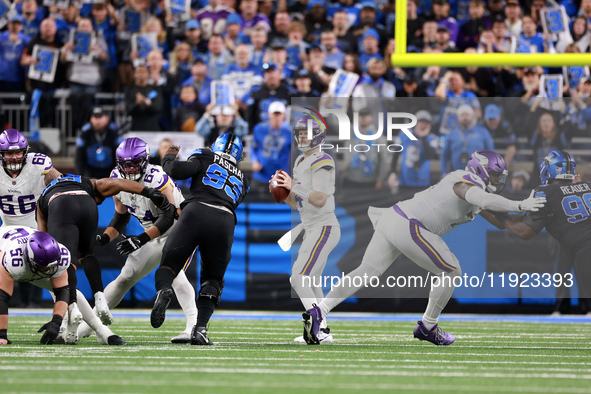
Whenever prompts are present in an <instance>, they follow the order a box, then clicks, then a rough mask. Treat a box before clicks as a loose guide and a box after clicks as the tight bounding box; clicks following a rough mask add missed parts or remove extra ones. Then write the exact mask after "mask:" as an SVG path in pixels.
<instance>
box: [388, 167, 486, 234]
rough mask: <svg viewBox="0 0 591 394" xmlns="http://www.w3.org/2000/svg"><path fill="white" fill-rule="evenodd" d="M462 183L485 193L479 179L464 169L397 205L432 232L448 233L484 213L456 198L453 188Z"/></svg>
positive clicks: (452, 173)
mask: <svg viewBox="0 0 591 394" xmlns="http://www.w3.org/2000/svg"><path fill="white" fill-rule="evenodd" d="M459 182H464V183H467V184H469V185H472V186H476V187H479V188H481V189H483V190H486V187H485V184H484V182H482V180H481V179H480V178H479V177H477V176H476V175H474V174H472V173H470V172H468V171H465V170H457V171H454V172H451V173H449V174H447V175H446V176H445V177H444V178H443V179H442V180H441V181H439V183H437V184H436V185H433V186H431V187H430V188H428V189H427V190H423V191H422V192H419V193H417V194H415V195H414V197H413V198H411V199H410V200H406V201H402V202H399V203H398V204H396V205H397V206H398V207H399V208H400V209H401V210H402V211H403V212H404V213H405V214H406V216H407V217H408V218H409V219H417V220H418V221H419V222H421V223H422V224H423V226H425V227H426V228H427V230H429V231H431V232H432V233H434V234H437V235H443V234H446V233H448V232H449V231H450V230H452V229H453V228H454V227H456V226H458V225H460V224H462V223H467V222H469V221H471V220H474V218H475V217H476V216H477V215H478V214H479V213H480V211H481V210H482V208H480V207H477V206H475V205H472V204H470V203H469V202H467V201H466V200H464V199H462V198H460V197H458V196H457V195H456V193H455V192H454V185H455V184H456V183H459Z"/></svg>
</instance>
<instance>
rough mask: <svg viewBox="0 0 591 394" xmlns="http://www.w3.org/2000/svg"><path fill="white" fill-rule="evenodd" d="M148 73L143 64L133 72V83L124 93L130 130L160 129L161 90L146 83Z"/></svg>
mask: <svg viewBox="0 0 591 394" xmlns="http://www.w3.org/2000/svg"><path fill="white" fill-rule="evenodd" d="M149 78H150V73H149V70H148V67H147V66H146V65H145V64H140V65H138V66H137V67H136V68H135V70H134V73H133V79H134V84H133V85H132V86H131V87H130V88H129V89H128V90H127V92H126V93H125V105H126V107H127V114H128V115H129V116H131V131H160V130H161V129H160V125H159V123H158V118H159V116H160V113H161V112H162V107H163V99H162V92H161V91H160V88H159V87H158V86H154V85H150V84H148V79H149Z"/></svg>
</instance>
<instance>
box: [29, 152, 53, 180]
mask: <svg viewBox="0 0 591 394" xmlns="http://www.w3.org/2000/svg"><path fill="white" fill-rule="evenodd" d="M27 162H28V163H31V165H33V166H34V167H35V168H37V169H38V170H40V171H41V173H42V174H43V175H45V174H47V173H48V172H49V171H50V170H51V168H52V167H53V163H52V162H51V159H50V158H49V157H48V156H45V155H44V154H43V153H33V154H29V155H27Z"/></svg>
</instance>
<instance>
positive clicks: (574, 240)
mask: <svg viewBox="0 0 591 394" xmlns="http://www.w3.org/2000/svg"><path fill="white" fill-rule="evenodd" d="M576 167H577V163H576V162H575V159H574V158H573V157H572V155H571V154H570V153H568V152H560V151H552V152H550V153H549V154H548V155H547V156H546V157H545V158H544V160H543V161H542V164H540V181H541V184H542V185H541V186H538V187H537V188H536V189H535V192H536V194H535V195H536V196H540V197H545V198H546V199H547V200H548V202H547V203H546V205H545V206H544V208H542V209H540V210H539V211H538V212H534V213H528V214H526V215H525V216H523V215H511V216H510V217H509V216H506V215H495V216H497V218H499V219H500V220H501V221H502V222H503V224H504V225H505V227H506V228H507V230H508V231H509V232H510V233H511V234H514V235H517V236H518V237H520V238H523V239H526V240H527V239H531V238H533V237H534V236H535V235H536V234H538V233H539V232H540V231H542V230H543V229H544V227H546V230H547V231H548V232H549V233H550V235H552V237H554V239H556V240H557V241H558V242H559V243H560V246H561V248H562V249H563V250H565V251H566V252H567V253H568V255H569V258H570V259H571V261H573V262H574V265H575V273H576V276H577V283H578V285H579V297H580V298H591V265H590V264H589V255H590V253H591V221H589V220H587V218H588V217H589V215H590V214H589V212H590V211H591V182H577V183H572V182H573V180H574V179H575V175H576Z"/></svg>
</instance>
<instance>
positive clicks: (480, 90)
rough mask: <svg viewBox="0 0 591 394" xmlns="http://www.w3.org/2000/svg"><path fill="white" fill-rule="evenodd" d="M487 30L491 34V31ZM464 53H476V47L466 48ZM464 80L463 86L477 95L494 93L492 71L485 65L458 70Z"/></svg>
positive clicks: (490, 95) (486, 95)
mask: <svg viewBox="0 0 591 394" xmlns="http://www.w3.org/2000/svg"><path fill="white" fill-rule="evenodd" d="M485 31H488V32H489V33H490V34H491V35H492V32H491V31H490V30H485ZM466 53H472V54H474V53H476V49H474V48H468V49H466ZM460 74H461V75H462V78H463V80H464V83H465V84H464V86H465V87H466V89H467V90H469V91H471V92H473V93H474V94H476V95H477V96H478V97H492V96H494V95H495V88H496V87H495V83H494V78H493V74H492V71H491V70H490V68H486V67H472V66H469V67H466V68H463V69H462V70H461V71H460Z"/></svg>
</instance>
